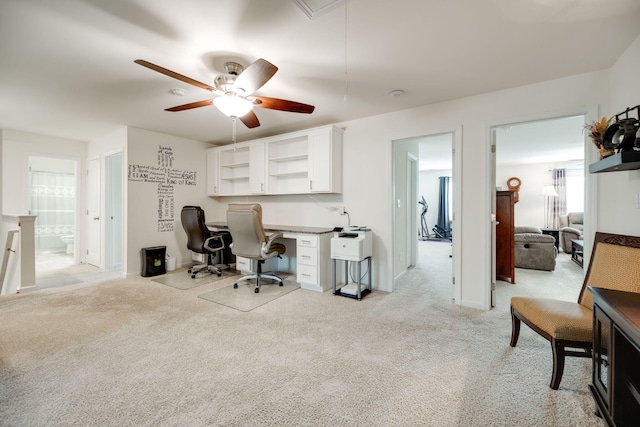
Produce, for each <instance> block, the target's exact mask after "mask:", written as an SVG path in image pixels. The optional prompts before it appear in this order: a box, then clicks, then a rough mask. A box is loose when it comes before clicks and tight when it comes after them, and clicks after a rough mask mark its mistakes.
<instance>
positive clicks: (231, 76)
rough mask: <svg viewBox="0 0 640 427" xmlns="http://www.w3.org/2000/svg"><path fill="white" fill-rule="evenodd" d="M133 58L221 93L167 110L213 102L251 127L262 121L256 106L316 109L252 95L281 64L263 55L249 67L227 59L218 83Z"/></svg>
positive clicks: (171, 75)
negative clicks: (271, 61) (214, 96)
mask: <svg viewBox="0 0 640 427" xmlns="http://www.w3.org/2000/svg"><path fill="white" fill-rule="evenodd" d="M133 62H135V63H136V64H140V65H142V66H143V67H147V68H149V69H151V70H154V71H157V72H159V73H162V74H164V75H166V76H169V77H173V78H174V79H178V80H180V81H182V82H185V83H188V84H190V85H193V86H197V87H199V88H201V89H205V90H208V91H210V92H213V93H215V94H216V95H220V96H219V97H217V98H214V99H207V100H204V101H197V102H191V103H189V104H184V105H178V106H176V107H171V108H167V109H166V110H165V111H183V110H190V109H192V108H198V107H206V106H208V105H211V104H214V105H215V106H216V107H218V109H219V110H220V111H221V112H222V113H223V114H225V115H227V116H229V117H232V118H234V119H235V118H238V119H240V121H241V122H242V123H244V124H245V126H247V127H248V128H255V127H258V126H260V121H259V120H258V117H257V116H256V113H254V112H253V107H260V108H269V109H271V110H280V111H291V112H294V113H304V114H310V113H312V112H313V110H314V109H315V107H314V106H313V105H308V104H302V103H300V102H295V101H288V100H286V99H278V98H269V97H266V96H256V95H252V94H253V93H254V92H255V91H256V90H258V89H260V88H261V87H262V86H263V85H264V84H265V83H267V82H268V81H269V79H271V77H273V75H274V74H275V73H276V71H278V67H276V66H275V65H273V64H272V63H270V62H269V61H266V60H264V59H262V58H260V59H258V60H257V61H255V62H254V63H252V64H250V65H249V66H248V67H247V68H246V69H245V68H244V67H243V66H242V65H240V64H238V63H237V62H225V64H224V67H225V69H226V74H220V75H218V76H217V77H216V78H215V80H214V85H215V86H210V85H208V84H206V83H202V82H199V81H197V80H194V79H192V78H190V77H187V76H183V75H182V74H179V73H176V72H175V71H171V70H168V69H166V68H163V67H161V66H159V65H156V64H152V63H151V62H148V61H145V60H143V59H136V60H135V61H133Z"/></svg>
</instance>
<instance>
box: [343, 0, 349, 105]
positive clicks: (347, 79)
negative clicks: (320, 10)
mask: <svg viewBox="0 0 640 427" xmlns="http://www.w3.org/2000/svg"><path fill="white" fill-rule="evenodd" d="M348 2H349V0H344V98H342V101H343V102H346V101H347V95H348V93H349V75H348V74H347V3H348Z"/></svg>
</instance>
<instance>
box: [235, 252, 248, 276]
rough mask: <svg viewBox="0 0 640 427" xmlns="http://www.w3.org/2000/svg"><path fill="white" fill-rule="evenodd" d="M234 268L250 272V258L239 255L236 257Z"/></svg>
mask: <svg viewBox="0 0 640 427" xmlns="http://www.w3.org/2000/svg"><path fill="white" fill-rule="evenodd" d="M236 270H238V271H241V272H243V273H249V272H251V260H250V259H249V258H243V257H241V256H237V257H236Z"/></svg>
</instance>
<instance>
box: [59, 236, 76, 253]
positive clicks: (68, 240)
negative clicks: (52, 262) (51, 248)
mask: <svg viewBox="0 0 640 427" xmlns="http://www.w3.org/2000/svg"><path fill="white" fill-rule="evenodd" d="M60 239H61V240H62V243H64V244H66V245H67V253H68V254H72V253H73V242H74V239H75V236H74V235H70V236H61V237H60Z"/></svg>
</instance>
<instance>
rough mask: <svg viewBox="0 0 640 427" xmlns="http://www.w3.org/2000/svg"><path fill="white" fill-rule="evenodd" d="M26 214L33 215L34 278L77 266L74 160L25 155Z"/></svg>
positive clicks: (76, 207) (77, 162) (75, 160)
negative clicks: (26, 168) (26, 183)
mask: <svg viewBox="0 0 640 427" xmlns="http://www.w3.org/2000/svg"><path fill="white" fill-rule="evenodd" d="M28 162H29V165H28V172H29V180H28V182H29V214H30V215H36V216H37V218H36V220H35V230H34V231H35V251H36V278H37V276H38V275H42V274H43V273H49V272H51V271H54V270H58V269H61V268H64V267H68V266H70V265H74V264H77V256H78V251H77V245H76V238H77V232H76V231H77V217H78V211H79V208H78V203H79V200H78V197H77V189H78V164H79V161H78V160H77V159H72V158H63V157H52V156H35V155H34V156H29V159H28Z"/></svg>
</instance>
